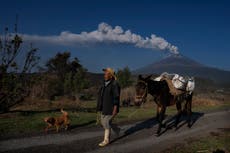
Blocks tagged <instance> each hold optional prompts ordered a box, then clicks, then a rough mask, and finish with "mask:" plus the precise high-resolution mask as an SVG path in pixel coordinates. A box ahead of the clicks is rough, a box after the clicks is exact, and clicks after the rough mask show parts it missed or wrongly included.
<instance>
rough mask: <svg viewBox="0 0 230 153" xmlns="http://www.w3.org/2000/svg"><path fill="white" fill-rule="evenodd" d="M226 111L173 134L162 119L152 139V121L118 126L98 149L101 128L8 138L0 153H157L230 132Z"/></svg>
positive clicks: (200, 118) (196, 115) (196, 116)
mask: <svg viewBox="0 0 230 153" xmlns="http://www.w3.org/2000/svg"><path fill="white" fill-rule="evenodd" d="M229 117H230V110H225V111H219V112H212V113H207V114H203V113H193V121H194V124H193V126H192V128H188V127H187V126H186V124H185V118H184V119H182V121H181V122H180V124H179V128H178V129H177V130H175V128H174V127H173V126H170V125H171V123H173V121H174V120H172V117H171V116H168V117H167V118H166V121H167V122H168V123H167V125H168V128H166V129H163V133H162V135H161V136H160V137H156V136H155V135H154V133H155V131H156V129H157V123H156V121H155V119H154V118H153V119H148V120H145V121H141V122H136V123H134V124H130V125H124V126H122V127H121V128H122V130H121V134H120V137H118V138H115V136H113V135H112V143H111V144H110V145H109V146H107V147H104V148H99V147H98V143H99V142H100V141H101V140H102V138H103V130H102V129H101V128H88V129H85V130H82V131H80V132H79V131H78V132H76V131H69V132H63V133H59V134H48V135H40V136H32V137H22V138H10V139H6V140H4V139H3V140H0V152H17V153H27V152H28V153H31V152H33V153H38V152H42V153H72V152H74V153H85V152H87V153H88V152H92V153H129V152H130V153H142V152H143V153H154V152H161V151H163V150H165V149H167V148H170V147H171V146H174V145H176V144H180V143H184V142H185V141H187V140H188V139H196V138H200V137H202V136H207V135H209V133H210V132H215V131H218V130H220V129H223V128H230V122H229V121H230V119H229Z"/></svg>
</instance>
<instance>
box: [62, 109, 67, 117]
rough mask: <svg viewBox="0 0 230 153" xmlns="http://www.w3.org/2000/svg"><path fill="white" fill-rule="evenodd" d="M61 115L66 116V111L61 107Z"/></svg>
mask: <svg viewBox="0 0 230 153" xmlns="http://www.w3.org/2000/svg"><path fill="white" fill-rule="evenodd" d="M61 112H62V114H63V115H65V116H68V112H66V111H64V110H63V108H62V109H61Z"/></svg>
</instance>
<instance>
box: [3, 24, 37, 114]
mask: <svg viewBox="0 0 230 153" xmlns="http://www.w3.org/2000/svg"><path fill="white" fill-rule="evenodd" d="M16 26H17V25H15V32H14V33H13V34H10V32H9V31H8V28H5V31H4V34H0V57H1V58H0V112H7V111H8V110H9V108H11V107H12V106H14V105H16V104H18V103H20V102H22V101H23V99H24V98H25V97H26V96H28V95H29V93H30V87H31V78H30V75H29V73H30V72H31V70H32V69H33V68H34V67H35V66H36V65H37V64H38V61H39V59H40V57H38V56H36V53H37V50H38V49H37V48H34V47H33V46H32V44H31V46H30V49H29V50H28V51H27V52H26V56H25V58H24V63H23V64H22V65H19V64H18V62H17V57H19V55H22V54H24V53H23V51H22V48H21V46H22V43H23V40H22V38H21V37H20V36H19V35H18V34H17V30H16V29H17V28H16ZM24 52H25V50H24ZM21 61H23V60H21ZM21 61H20V62H21ZM20 66H22V68H21V69H20V68H19V67H20Z"/></svg>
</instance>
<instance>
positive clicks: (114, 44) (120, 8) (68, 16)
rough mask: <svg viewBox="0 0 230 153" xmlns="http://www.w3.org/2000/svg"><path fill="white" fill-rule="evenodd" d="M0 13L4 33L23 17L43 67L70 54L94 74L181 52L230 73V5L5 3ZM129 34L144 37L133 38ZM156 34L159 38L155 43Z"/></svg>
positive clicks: (25, 0) (27, 37)
mask: <svg viewBox="0 0 230 153" xmlns="http://www.w3.org/2000/svg"><path fill="white" fill-rule="evenodd" d="M0 14H1V15H0V31H1V33H2V31H3V29H4V27H5V26H8V27H10V28H11V29H13V25H14V22H15V15H16V14H18V15H19V21H18V24H19V26H18V30H19V32H20V33H21V34H23V36H24V37H25V40H26V41H28V42H29V41H32V42H33V43H34V46H36V47H38V48H39V55H40V56H41V58H42V61H41V62H42V63H44V62H45V61H46V60H47V59H48V58H50V57H52V56H54V55H55V54H56V53H57V52H63V51H70V52H71V54H72V56H76V57H78V58H79V60H80V61H81V63H82V64H83V65H84V66H85V67H86V68H87V69H88V70H89V71H91V72H100V70H101V68H103V67H107V66H110V67H113V68H115V69H117V68H123V67H124V66H129V67H130V68H131V69H132V70H134V69H137V68H140V67H143V66H145V65H147V64H150V63H153V62H154V61H156V60H159V59H161V58H162V57H164V56H165V54H167V53H169V52H173V51H175V48H173V47H177V48H178V50H177V51H179V52H180V53H181V54H183V55H185V56H187V57H190V58H192V59H194V60H196V61H198V62H200V63H202V64H205V65H208V66H212V67H217V68H221V69H225V70H230V62H229V57H230V38H229V36H230V2H228V1H227V0H226V1H223V0H219V1H198V0H197V1H196V0H194V1H169V0H168V1H166V0H165V1H164V0H162V1H154V0H152V1H150V0H149V1H147V0H141V1H125V0H122V1H120V0H117V1H109V0H107V1H103V0H101V1H96V0H95V1H89V0H84V1H68V0H65V1H61V0H60V1H45V0H40V1H34V0H20V1H19V0H18V1H16V0H12V1H5V2H1V5H0ZM100 24H101V27H103V28H102V30H105V29H106V28H110V30H111V31H115V27H116V26H119V27H120V28H122V32H121V33H119V32H118V34H117V33H115V34H112V35H110V34H109V32H107V31H106V34H104V32H101V31H100V28H99V27H98V26H99V25H100ZM119 27H118V29H119ZM116 30H117V29H116ZM127 30H130V32H131V34H133V35H134V36H135V38H136V37H137V36H140V37H141V38H138V39H137V40H136V39H135V40H133V39H131V38H130V37H128V36H130V35H126V34H125V32H126V31H127ZM63 32H64V33H63ZM82 32H86V36H85V35H83V36H84V37H83V36H82V34H81V33H82ZM91 32H92V33H91ZM61 33H62V34H61ZM98 33H99V34H100V35H97V34H98ZM120 34H122V36H120ZM152 34H154V35H155V36H156V37H154V38H152V39H151V35H152ZM99 36H100V38H98V37H99ZM85 37H86V38H87V39H86V40H85ZM146 37H148V39H146ZM155 38H156V39H155ZM83 39H84V40H83ZM159 41H160V43H159ZM156 42H157V44H156Z"/></svg>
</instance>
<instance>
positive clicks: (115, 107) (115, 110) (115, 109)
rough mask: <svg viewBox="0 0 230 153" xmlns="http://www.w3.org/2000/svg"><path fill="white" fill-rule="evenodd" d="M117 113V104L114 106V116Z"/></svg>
mask: <svg viewBox="0 0 230 153" xmlns="http://www.w3.org/2000/svg"><path fill="white" fill-rule="evenodd" d="M116 115H117V105H114V106H113V117H114V116H116Z"/></svg>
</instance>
